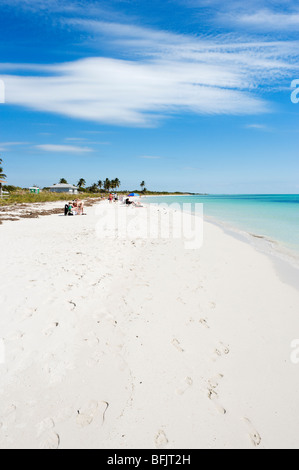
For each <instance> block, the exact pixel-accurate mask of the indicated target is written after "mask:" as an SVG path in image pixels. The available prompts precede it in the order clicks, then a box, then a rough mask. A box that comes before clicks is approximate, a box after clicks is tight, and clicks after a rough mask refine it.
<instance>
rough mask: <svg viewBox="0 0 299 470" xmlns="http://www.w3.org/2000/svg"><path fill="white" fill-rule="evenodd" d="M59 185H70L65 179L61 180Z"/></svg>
mask: <svg viewBox="0 0 299 470" xmlns="http://www.w3.org/2000/svg"><path fill="white" fill-rule="evenodd" d="M59 184H68V182H67V180H66V179H65V178H61V180H60V181H59Z"/></svg>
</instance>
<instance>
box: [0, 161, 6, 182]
mask: <svg viewBox="0 0 299 470" xmlns="http://www.w3.org/2000/svg"><path fill="white" fill-rule="evenodd" d="M1 165H2V158H0V180H5V179H6V175H5V174H4V173H3V168H2V167H1Z"/></svg>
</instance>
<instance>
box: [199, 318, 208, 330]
mask: <svg viewBox="0 0 299 470" xmlns="http://www.w3.org/2000/svg"><path fill="white" fill-rule="evenodd" d="M199 323H200V324H201V325H202V326H204V327H205V328H207V329H208V330H209V329H210V327H209V325H208V321H207V319H206V318H201V319H200V320H199Z"/></svg>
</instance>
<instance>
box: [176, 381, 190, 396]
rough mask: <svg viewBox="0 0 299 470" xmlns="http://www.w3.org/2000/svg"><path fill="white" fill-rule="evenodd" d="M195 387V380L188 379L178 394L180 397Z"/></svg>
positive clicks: (177, 391)
mask: <svg viewBox="0 0 299 470" xmlns="http://www.w3.org/2000/svg"><path fill="white" fill-rule="evenodd" d="M192 385H193V380H192V379H191V377H186V378H185V379H184V386H183V387H182V388H179V389H177V390H176V393H177V394H178V395H184V393H185V392H186V391H187V390H188V389H189V387H191V386H192Z"/></svg>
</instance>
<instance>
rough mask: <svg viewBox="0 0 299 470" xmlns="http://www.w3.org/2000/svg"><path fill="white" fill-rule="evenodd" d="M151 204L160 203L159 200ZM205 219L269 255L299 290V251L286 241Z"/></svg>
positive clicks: (284, 276)
mask: <svg viewBox="0 0 299 470" xmlns="http://www.w3.org/2000/svg"><path fill="white" fill-rule="evenodd" d="M157 197H159V196H157ZM162 197H163V196H162ZM149 204H153V205H159V203H158V202H157V203H155V202H153V203H149ZM162 204H163V203H162ZM181 210H183V209H181ZM186 213H189V212H186ZM190 214H193V215H196V213H194V212H190ZM204 220H205V221H207V222H208V223H211V224H212V225H215V226H216V227H219V228H220V229H221V230H223V232H224V233H226V234H228V235H230V236H232V237H233V238H235V239H237V240H241V241H243V242H245V243H247V244H249V245H250V246H252V247H253V248H255V249H256V250H257V251H258V252H260V253H262V254H264V255H266V256H268V257H269V258H270V259H271V260H272V262H273V263H274V264H275V266H276V269H277V270H278V273H279V275H280V276H281V277H282V279H284V280H286V281H287V282H288V283H289V284H291V285H293V286H295V287H296V289H298V290H299V281H298V282H297V279H299V252H296V251H295V250H291V249H290V248H289V247H287V246H286V245H285V244H284V243H282V242H280V241H278V240H274V239H270V238H268V237H267V236H264V235H261V234H254V233H251V232H249V231H246V230H242V229H240V228H238V227H236V226H234V225H233V223H228V222H224V221H222V220H219V219H217V218H216V217H214V216H209V215H204Z"/></svg>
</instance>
